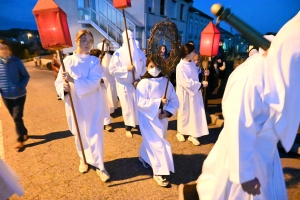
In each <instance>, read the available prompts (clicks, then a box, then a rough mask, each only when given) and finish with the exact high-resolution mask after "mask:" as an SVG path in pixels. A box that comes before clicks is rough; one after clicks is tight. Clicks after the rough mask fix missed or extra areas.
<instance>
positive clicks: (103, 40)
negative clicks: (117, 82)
mask: <svg viewBox="0 0 300 200" xmlns="http://www.w3.org/2000/svg"><path fill="white" fill-rule="evenodd" d="M105 41H106V39H105V38H103V39H102V47H101V55H100V59H101V60H100V64H102V60H103V58H104V56H105V53H104V44H105Z"/></svg>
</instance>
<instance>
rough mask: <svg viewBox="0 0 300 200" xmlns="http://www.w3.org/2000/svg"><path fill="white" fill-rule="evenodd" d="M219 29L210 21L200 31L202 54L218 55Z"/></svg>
mask: <svg viewBox="0 0 300 200" xmlns="http://www.w3.org/2000/svg"><path fill="white" fill-rule="evenodd" d="M220 37H221V35H220V31H219V30H218V29H217V27H216V26H215V25H214V24H213V23H212V22H210V23H209V24H208V25H207V26H206V27H205V28H204V30H203V31H202V33H201V40H200V50H199V52H200V54H201V55H203V56H216V55H218V49H219V42H220Z"/></svg>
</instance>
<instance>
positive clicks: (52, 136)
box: [19, 130, 73, 151]
mask: <svg viewBox="0 0 300 200" xmlns="http://www.w3.org/2000/svg"><path fill="white" fill-rule="evenodd" d="M71 136H73V135H72V133H71V132H70V131H69V130H66V131H58V132H52V133H48V134H46V135H29V139H38V140H41V141H38V142H33V143H29V144H25V145H24V147H23V148H21V149H20V150H19V151H24V150H25V149H26V148H28V147H33V146H37V145H40V144H45V143H47V142H50V141H53V140H58V139H63V138H67V137H71Z"/></svg>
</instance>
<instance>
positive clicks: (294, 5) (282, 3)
mask: <svg viewBox="0 0 300 200" xmlns="http://www.w3.org/2000/svg"><path fill="white" fill-rule="evenodd" d="M214 3H220V4H222V5H223V6H224V7H225V8H227V7H230V10H231V12H232V13H234V14H235V15H236V16H238V17H239V18H240V19H241V20H243V21H244V22H246V23H247V24H249V25H250V26H251V27H253V28H254V29H256V30H257V31H258V32H260V33H261V34H265V33H267V32H278V31H279V29H280V28H281V27H282V26H283V25H284V24H285V23H286V22H287V21H288V20H290V19H291V18H292V17H293V16H295V15H296V14H297V13H298V12H299V11H300V0H194V4H193V5H194V7H195V8H197V9H198V10H201V11H202V12H204V13H206V14H208V15H210V16H211V17H214V16H213V14H211V12H210V8H211V6H212V5H213V4H214ZM214 18H215V17H214ZM214 22H215V21H214ZM221 27H222V28H224V29H226V30H228V31H230V27H229V25H227V24H226V22H221ZM233 31H234V32H235V30H234V29H233Z"/></svg>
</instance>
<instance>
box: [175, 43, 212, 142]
mask: <svg viewBox="0 0 300 200" xmlns="http://www.w3.org/2000/svg"><path fill="white" fill-rule="evenodd" d="M194 56H195V47H194V46H193V45H191V44H189V43H187V44H185V45H183V46H182V47H181V60H180V62H179V64H178V65H177V67H176V93H177V96H178V99H179V102H180V106H179V109H178V116H177V131H178V133H177V134H176V137H177V139H178V140H179V141H180V142H184V141H185V137H184V135H188V136H189V137H188V140H189V141H191V142H192V143H193V145H196V146H197V145H200V142H199V140H198V139H197V138H198V137H200V136H203V135H208V127H207V122H206V115H205V110H204V104H203V98H202V93H201V90H200V89H201V87H202V86H203V87H207V85H208V83H207V81H202V82H199V78H198V68H197V66H196V64H195V62H194V61H193V58H194Z"/></svg>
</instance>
